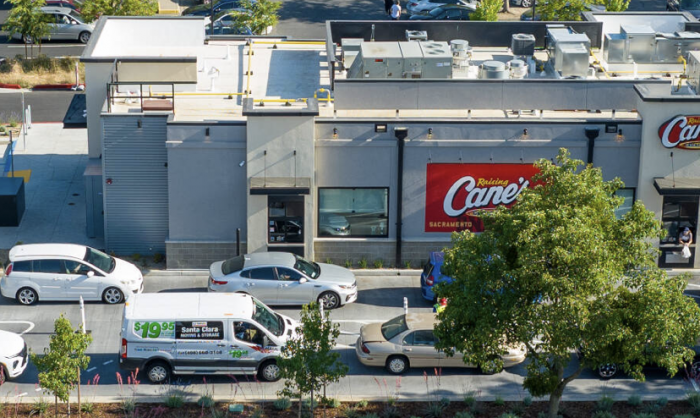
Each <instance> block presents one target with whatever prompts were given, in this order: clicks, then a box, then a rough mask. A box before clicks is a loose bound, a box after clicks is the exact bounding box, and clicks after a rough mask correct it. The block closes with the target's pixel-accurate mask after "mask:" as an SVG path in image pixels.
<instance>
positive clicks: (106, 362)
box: [102, 360, 114, 366]
mask: <svg viewBox="0 0 700 418" xmlns="http://www.w3.org/2000/svg"><path fill="white" fill-rule="evenodd" d="M110 363H114V360H110V361H105V362H104V363H102V365H103V366H106V365H108V364H110Z"/></svg>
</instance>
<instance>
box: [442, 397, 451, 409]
mask: <svg viewBox="0 0 700 418" xmlns="http://www.w3.org/2000/svg"><path fill="white" fill-rule="evenodd" d="M440 404H441V405H442V406H443V407H444V408H447V407H448V406H450V398H442V399H440Z"/></svg>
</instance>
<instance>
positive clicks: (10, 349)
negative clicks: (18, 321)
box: [0, 331, 28, 385]
mask: <svg viewBox="0 0 700 418" xmlns="http://www.w3.org/2000/svg"><path fill="white" fill-rule="evenodd" d="M27 363H28V361H27V344H26V343H25V342H24V339H22V337H20V336H19V335H17V334H14V333H12V332H7V331H0V385H2V384H3V383H5V381H6V380H8V379H14V378H15V377H17V376H19V375H21V374H22V372H24V369H26V368H27Z"/></svg>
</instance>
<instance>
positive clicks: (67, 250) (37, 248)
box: [10, 244, 87, 261]
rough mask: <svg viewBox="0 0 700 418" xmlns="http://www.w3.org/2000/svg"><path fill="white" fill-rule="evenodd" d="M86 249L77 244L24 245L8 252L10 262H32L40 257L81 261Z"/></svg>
mask: <svg viewBox="0 0 700 418" xmlns="http://www.w3.org/2000/svg"><path fill="white" fill-rule="evenodd" d="M86 248H87V247H85V246H84V245H77V244H24V245H15V246H14V247H12V249H11V250H10V261H23V260H34V259H36V258H41V257H64V258H76V259H79V260H82V259H83V258H84V257H85V250H86Z"/></svg>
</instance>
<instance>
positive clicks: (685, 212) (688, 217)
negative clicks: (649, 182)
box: [659, 196, 698, 268]
mask: <svg viewBox="0 0 700 418" xmlns="http://www.w3.org/2000/svg"><path fill="white" fill-rule="evenodd" d="M661 222H662V223H663V228H664V229H665V230H666V237H664V238H662V239H661V243H660V246H659V249H660V250H661V256H660V257H659V267H675V268H692V267H693V265H694V263H695V247H696V245H695V242H696V240H697V238H696V233H697V224H698V196H664V205H663V212H662V215H661ZM686 227H687V228H688V229H690V233H691V234H693V240H692V243H691V244H690V253H691V256H690V258H684V257H683V256H682V254H681V252H682V250H683V245H682V243H681V239H680V235H681V233H682V232H683V230H684V229H685V228H686Z"/></svg>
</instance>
